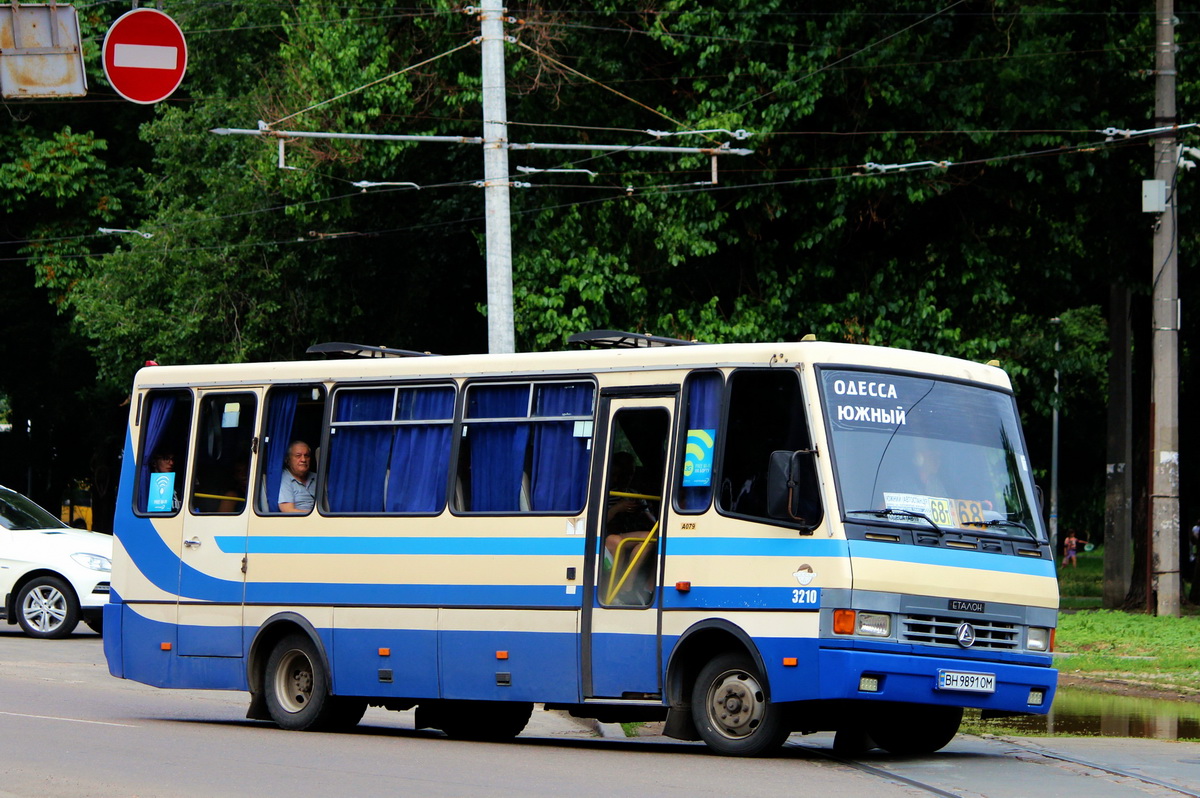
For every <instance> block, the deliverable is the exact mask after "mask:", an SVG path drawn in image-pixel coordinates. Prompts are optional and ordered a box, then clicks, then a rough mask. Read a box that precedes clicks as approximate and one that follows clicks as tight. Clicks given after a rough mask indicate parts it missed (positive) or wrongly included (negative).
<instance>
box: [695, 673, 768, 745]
mask: <svg viewBox="0 0 1200 798" xmlns="http://www.w3.org/2000/svg"><path fill="white" fill-rule="evenodd" d="M692 715H693V717H694V718H695V721H696V731H698V732H699V733H700V738H701V739H702V740H704V742H705V744H707V745H708V747H709V748H711V749H712V750H713V751H715V752H717V753H718V754H725V755H728V756H762V755H764V754H769V753H772V752H774V751H775V750H776V749H778V748H779V747H780V746H781V745H783V742H784V740H786V739H787V736H788V731H789V729H788V727H787V722H786V718H785V717H784V713H783V711H782V710H781V709H780V707H778V706H776V705H774V704H772V703H771V702H770V701H768V700H767V698H766V693H765V690H764V689H763V679H762V676H760V675H759V673H758V669H757V668H756V667H755V666H754V663H753V662H752V661H751V659H750V658H749V657H748V656H746V655H745V654H722V655H720V656H719V657H715V658H714V659H713V660H712V661H710V662H709V663H708V664H707V665H705V666H704V669H703V670H701V671H700V675H699V677H697V679H696V686H695V689H694V690H693V691H692Z"/></svg>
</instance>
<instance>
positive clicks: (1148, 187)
mask: <svg viewBox="0 0 1200 798" xmlns="http://www.w3.org/2000/svg"><path fill="white" fill-rule="evenodd" d="M1166 210H1167V181H1165V180H1143V181H1142V213H1165V212H1166Z"/></svg>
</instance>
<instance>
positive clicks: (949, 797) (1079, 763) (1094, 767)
mask: <svg viewBox="0 0 1200 798" xmlns="http://www.w3.org/2000/svg"><path fill="white" fill-rule="evenodd" d="M978 739H981V740H988V741H994V742H996V743H999V744H1001V745H1003V746H1004V747H1005V750H997V751H995V752H991V753H988V754H987V756H990V757H997V758H1007V759H1012V760H1014V761H1015V762H1021V763H1026V764H1038V763H1039V762H1040V763H1046V764H1051V763H1065V764H1067V765H1071V766H1074V768H1077V769H1081V770H1075V771H1072V772H1073V773H1075V775H1078V776H1079V777H1080V778H1086V777H1097V776H1101V775H1102V776H1103V777H1112V776H1116V777H1118V778H1121V779H1127V780H1129V781H1131V782H1136V783H1138V784H1140V785H1145V786H1149V787H1156V788H1159V789H1160V790H1166V791H1168V792H1169V793H1171V794H1174V795H1184V796H1188V798H1200V790H1197V789H1194V788H1190V787H1186V786H1181V785H1178V784H1173V783H1171V782H1169V781H1164V780H1162V779H1158V778H1154V777H1153V776H1148V775H1146V774H1144V773H1137V772H1134V771H1131V770H1127V769H1123V768H1119V767H1115V766H1113V765H1108V764H1103V763H1099V762H1093V761H1090V760H1087V759H1081V758H1079V757H1076V756H1070V755H1067V754H1063V753H1060V752H1057V751H1050V750H1046V749H1044V748H1040V747H1035V746H1030V745H1028V744H1026V743H1023V742H1020V741H1017V740H1015V739H1012V738H1008V737H982V738H978ZM787 747H788V748H791V749H795V750H799V751H802V752H803V753H804V754H805V755H807V756H810V757H812V758H814V759H823V760H826V761H829V762H836V763H838V764H840V765H843V766H845V767H848V768H852V769H854V770H857V771H859V772H861V773H864V774H866V775H869V776H873V777H875V778H879V779H882V780H884V781H889V782H893V783H896V784H901V785H904V786H906V787H911V788H914V789H917V790H920V791H921V792H923V793H927V794H929V795H936V796H939V798H980V796H986V795H987V793H986V792H984V791H982V790H975V789H968V790H966V791H965V792H954V791H952V790H948V789H946V788H944V787H940V786H938V785H936V784H930V783H928V782H924V781H921V780H919V779H915V778H913V777H911V776H906V775H904V774H902V773H899V772H897V771H895V770H889V769H888V768H886V767H880V766H879V765H873V764H868V763H866V762H863V761H862V760H861V759H855V758H850V757H846V756H843V755H840V754H838V753H836V752H834V751H832V750H830V749H829V748H825V747H822V746H817V745H807V744H803V743H789V744H788V745H787ZM935 756H936V755H935ZM956 789H961V788H956Z"/></svg>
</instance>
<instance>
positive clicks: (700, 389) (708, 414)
mask: <svg viewBox="0 0 1200 798" xmlns="http://www.w3.org/2000/svg"><path fill="white" fill-rule="evenodd" d="M720 423H721V375H720V374H717V373H715V372H702V373H699V374H693V375H692V376H691V377H689V378H688V388H687V429H688V430H693V429H710V430H716V429H717V427H718V425H719V424H720ZM684 435H685V436H686V435H687V430H684ZM685 442H686V438H685ZM712 454H713V456H715V455H716V448H715V447H714V449H713V452H712ZM680 472H681V473H682V469H680ZM715 473H716V471H715V469H714V471H713V474H715ZM711 496H712V484H711V483H710V484H708V485H701V486H697V487H681V488H680V489H679V508H680V509H681V510H691V511H695V512H699V511H701V510H704V509H706V508H707V507H708V502H709V498H710V497H711Z"/></svg>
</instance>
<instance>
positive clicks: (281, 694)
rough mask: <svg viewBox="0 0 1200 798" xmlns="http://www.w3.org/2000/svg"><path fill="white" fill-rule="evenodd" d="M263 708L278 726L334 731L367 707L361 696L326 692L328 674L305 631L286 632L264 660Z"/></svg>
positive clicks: (350, 724)
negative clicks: (299, 632)
mask: <svg viewBox="0 0 1200 798" xmlns="http://www.w3.org/2000/svg"><path fill="white" fill-rule="evenodd" d="M265 676H266V678H265V679H264V687H265V690H266V699H267V711H268V712H269V713H270V714H271V719H272V720H273V721H275V723H276V724H278V726H279V727H280V728H281V729H289V730H292V731H306V730H308V731H338V730H344V729H350V728H353V727H354V726H355V725H357V724H358V722H359V721H360V720H361V719H362V716H363V713H364V712H366V710H367V702H366V701H365V700H363V699H356V698H347V697H342V696H334V695H330V694H329V674H328V673H327V672H326V671H325V665H324V663H323V660H322V659H321V655H320V652H319V651H318V650H317V647H316V645H315V644H314V643H313V641H312V640H310V639H309V637H308V635H302V634H293V635H288V636H287V637H285V638H283V640H281V641H279V643H278V645H276V646H275V648H274V650H272V651H271V656H270V658H269V659H268V660H267V672H266V674H265Z"/></svg>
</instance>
